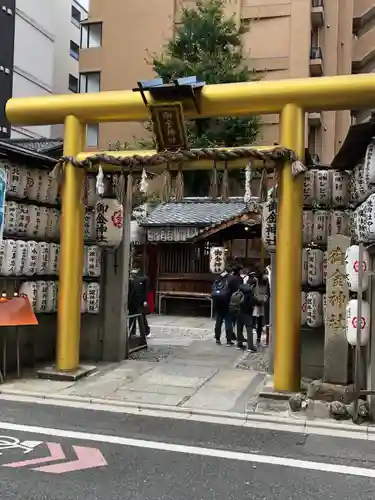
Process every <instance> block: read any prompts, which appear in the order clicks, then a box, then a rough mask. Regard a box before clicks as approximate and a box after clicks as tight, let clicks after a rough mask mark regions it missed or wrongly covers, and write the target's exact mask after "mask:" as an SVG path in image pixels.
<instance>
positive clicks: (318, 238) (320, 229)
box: [312, 210, 330, 245]
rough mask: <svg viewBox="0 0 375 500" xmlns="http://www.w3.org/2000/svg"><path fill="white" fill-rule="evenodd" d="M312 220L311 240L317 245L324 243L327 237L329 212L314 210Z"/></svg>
mask: <svg viewBox="0 0 375 500" xmlns="http://www.w3.org/2000/svg"><path fill="white" fill-rule="evenodd" d="M313 213H314V222H313V237H312V241H313V242H314V243H316V244H317V245H325V244H326V243H327V238H328V224H329V215H330V214H329V212H328V210H316V211H315V212H313Z"/></svg>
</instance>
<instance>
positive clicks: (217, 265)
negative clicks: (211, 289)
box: [210, 247, 225, 274]
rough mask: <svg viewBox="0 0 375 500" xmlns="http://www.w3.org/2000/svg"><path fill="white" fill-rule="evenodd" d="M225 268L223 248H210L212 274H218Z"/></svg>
mask: <svg viewBox="0 0 375 500" xmlns="http://www.w3.org/2000/svg"><path fill="white" fill-rule="evenodd" d="M224 270H225V248H224V247H211V248H210V271H211V273H214V274H220V273H222V272H223V271H224Z"/></svg>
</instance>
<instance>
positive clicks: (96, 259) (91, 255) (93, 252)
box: [86, 245, 102, 278]
mask: <svg viewBox="0 0 375 500" xmlns="http://www.w3.org/2000/svg"><path fill="white" fill-rule="evenodd" d="M86 248H87V250H86V251H87V253H86V258H87V275H88V276H91V277H94V278H97V277H99V276H100V273H101V269H102V252H101V249H100V248H99V247H97V246H95V245H90V246H88V247H86Z"/></svg>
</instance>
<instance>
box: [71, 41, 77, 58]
mask: <svg viewBox="0 0 375 500" xmlns="http://www.w3.org/2000/svg"><path fill="white" fill-rule="evenodd" d="M70 55H71V56H72V57H74V59H76V60H77V61H78V60H79V45H78V43H76V42H73V40H70Z"/></svg>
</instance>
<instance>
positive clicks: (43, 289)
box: [36, 281, 48, 313]
mask: <svg viewBox="0 0 375 500" xmlns="http://www.w3.org/2000/svg"><path fill="white" fill-rule="evenodd" d="M47 290H48V285H47V281H37V282H36V312H37V313H46V312H47Z"/></svg>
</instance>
